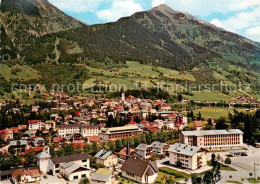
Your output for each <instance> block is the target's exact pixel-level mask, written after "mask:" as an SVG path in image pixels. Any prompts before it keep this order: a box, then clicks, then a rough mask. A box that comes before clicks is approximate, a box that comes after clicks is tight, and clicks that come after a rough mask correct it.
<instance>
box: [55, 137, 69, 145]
mask: <svg viewBox="0 0 260 184" xmlns="http://www.w3.org/2000/svg"><path fill="white" fill-rule="evenodd" d="M52 142H53V143H54V145H55V146H61V145H62V144H64V143H65V142H66V139H65V138H64V137H54V138H53V140H52Z"/></svg>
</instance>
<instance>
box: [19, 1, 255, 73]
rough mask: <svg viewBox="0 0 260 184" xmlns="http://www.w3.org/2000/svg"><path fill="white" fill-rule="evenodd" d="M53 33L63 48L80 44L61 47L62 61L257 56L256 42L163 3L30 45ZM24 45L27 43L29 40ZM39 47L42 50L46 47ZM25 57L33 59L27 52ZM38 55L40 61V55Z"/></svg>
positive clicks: (247, 60) (191, 62)
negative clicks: (77, 50) (76, 49)
mask: <svg viewBox="0 0 260 184" xmlns="http://www.w3.org/2000/svg"><path fill="white" fill-rule="evenodd" d="M54 37H55V38H56V37H59V38H61V39H63V40H66V42H67V43H64V42H63V44H65V45H63V46H62V47H66V48H67V49H68V48H69V47H71V44H72V42H73V43H74V45H75V44H77V45H78V46H79V47H81V48H82V52H81V53H80V54H77V55H73V54H69V55H70V56H67V55H68V53H66V50H61V53H62V54H61V55H63V54H64V57H63V58H62V60H63V61H69V59H71V57H77V59H78V58H81V59H84V58H86V57H88V58H92V59H96V60H99V61H104V58H106V57H109V58H111V59H113V60H115V61H125V60H137V61H141V62H144V63H153V64H160V65H162V66H165V67H169V68H175V69H177V68H190V69H191V68H193V67H194V66H195V65H196V64H198V63H201V62H209V61H225V62H232V63H241V64H243V65H245V66H251V67H252V66H253V65H254V63H259V61H260V56H259V54H257V53H259V52H260V47H259V45H258V44H257V43H255V42H253V41H251V40H248V39H246V38H244V37H241V36H239V35H237V34H234V33H231V32H227V31H225V30H223V29H220V28H217V27H215V26H213V25H212V24H210V23H207V22H204V21H201V20H198V19H196V18H195V17H193V16H191V15H189V14H187V13H182V12H177V11H174V10H172V9H170V8H169V7H167V6H166V5H161V6H159V7H156V8H153V9H151V10H149V11H147V12H138V13H136V14H134V15H132V16H130V17H126V18H121V19H120V20H119V21H117V22H115V23H108V24H103V25H93V26H83V27H80V28H76V29H70V30H66V31H62V32H59V33H57V34H53V35H47V36H46V37H43V38H41V39H40V41H38V42H37V41H36V42H35V43H36V44H35V45H34V47H35V46H36V47H37V45H39V43H40V42H42V43H45V42H49V43H50V44H52V45H53V44H54V42H55V40H54V39H53V38H54ZM50 40H51V41H50ZM48 47H49V46H48ZM41 48H42V46H41ZM27 49H28V50H30V49H31V47H30V45H29V46H28V47H27ZM37 49H38V48H37ZM43 49H45V51H46V49H47V47H45V48H42V50H43ZM50 49H51V48H50ZM35 51H37V50H35ZM43 52H44V51H43ZM46 52H47V51H46ZM46 54H47V53H46ZM24 56H25V57H27V56H28V55H24ZM45 56H46V57H47V55H45ZM45 56H44V57H45ZM66 58H67V59H66ZM77 59H76V58H74V60H77ZM29 60H30V61H32V62H33V60H32V58H30V59H29ZM40 60H42V61H44V58H41V59H40ZM251 61H256V62H253V63H251ZM37 62H38V61H37ZM257 67H258V65H257V66H255V65H254V66H253V67H252V68H254V69H259V68H257Z"/></svg>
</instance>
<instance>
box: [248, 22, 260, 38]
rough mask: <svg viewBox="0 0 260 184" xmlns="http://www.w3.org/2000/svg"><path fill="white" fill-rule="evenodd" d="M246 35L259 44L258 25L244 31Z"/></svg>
mask: <svg viewBox="0 0 260 184" xmlns="http://www.w3.org/2000/svg"><path fill="white" fill-rule="evenodd" d="M246 35H247V36H248V37H249V38H251V39H253V40H256V41H258V42H260V25H259V26H257V27H253V28H250V29H247V30H246Z"/></svg>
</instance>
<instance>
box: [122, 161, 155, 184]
mask: <svg viewBox="0 0 260 184" xmlns="http://www.w3.org/2000/svg"><path fill="white" fill-rule="evenodd" d="M121 171H122V176H123V177H126V178H129V179H131V180H134V181H136V182H138V183H153V182H154V181H155V179H156V178H157V172H158V169H157V167H156V163H151V162H146V161H144V160H141V159H134V158H129V159H128V160H126V161H125V162H124V163H123V165H122V167H121Z"/></svg>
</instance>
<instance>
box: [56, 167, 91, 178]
mask: <svg viewBox="0 0 260 184" xmlns="http://www.w3.org/2000/svg"><path fill="white" fill-rule="evenodd" d="M59 168H60V174H61V175H62V176H63V177H64V178H65V179H67V180H68V181H72V180H76V179H82V178H85V177H88V178H89V177H90V168H89V167H86V166H84V165H82V164H79V163H75V162H68V163H63V164H61V165H60V167H59Z"/></svg>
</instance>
